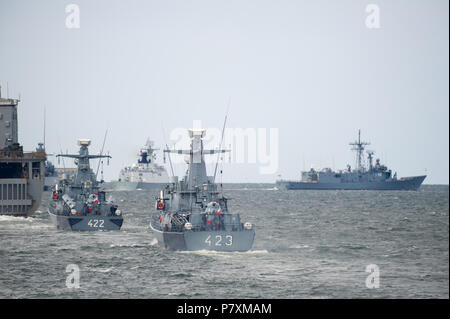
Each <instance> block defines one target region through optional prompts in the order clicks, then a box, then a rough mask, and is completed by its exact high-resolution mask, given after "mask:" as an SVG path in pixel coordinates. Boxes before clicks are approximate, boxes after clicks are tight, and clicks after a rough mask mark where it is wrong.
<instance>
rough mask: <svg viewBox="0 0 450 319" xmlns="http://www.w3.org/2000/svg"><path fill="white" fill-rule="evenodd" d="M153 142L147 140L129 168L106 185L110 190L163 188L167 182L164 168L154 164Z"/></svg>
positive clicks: (124, 169)
mask: <svg viewBox="0 0 450 319" xmlns="http://www.w3.org/2000/svg"><path fill="white" fill-rule="evenodd" d="M153 146H154V142H153V141H151V140H149V139H147V143H146V144H145V146H143V147H142V148H141V149H140V151H139V158H138V161H137V162H136V163H134V164H133V165H131V166H127V167H124V168H123V169H122V170H121V171H120V174H119V179H118V180H117V181H112V182H109V183H106V187H107V188H110V189H112V190H135V189H155V188H161V187H164V185H166V184H167V183H168V181H169V177H168V175H167V171H166V169H165V168H164V166H162V165H159V164H158V163H156V152H155V151H157V150H158V148H154V147H153Z"/></svg>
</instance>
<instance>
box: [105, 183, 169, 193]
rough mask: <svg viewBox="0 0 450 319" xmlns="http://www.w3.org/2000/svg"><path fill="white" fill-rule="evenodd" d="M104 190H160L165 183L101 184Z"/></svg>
mask: <svg viewBox="0 0 450 319" xmlns="http://www.w3.org/2000/svg"><path fill="white" fill-rule="evenodd" d="M103 185H104V186H103V187H104V188H105V189H106V190H111V191H133V190H136V189H143V190H151V189H162V188H164V187H165V186H166V185H167V183H142V182H117V181H114V182H107V183H104V184H103Z"/></svg>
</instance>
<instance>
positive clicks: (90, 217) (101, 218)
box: [48, 139, 123, 231]
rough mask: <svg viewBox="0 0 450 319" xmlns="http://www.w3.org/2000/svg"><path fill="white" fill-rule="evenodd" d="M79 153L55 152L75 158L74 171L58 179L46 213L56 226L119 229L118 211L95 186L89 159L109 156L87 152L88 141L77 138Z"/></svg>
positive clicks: (63, 227) (68, 228)
mask: <svg viewBox="0 0 450 319" xmlns="http://www.w3.org/2000/svg"><path fill="white" fill-rule="evenodd" d="M78 145H79V146H80V152H79V154H59V155H57V156H58V157H70V158H74V159H75V164H76V165H77V168H78V169H77V173H76V174H75V176H74V177H73V179H72V180H71V181H68V180H60V181H59V184H57V185H56V186H55V189H54V190H53V192H52V194H51V201H50V203H49V207H48V213H49V215H50V218H51V220H52V222H53V223H54V224H55V225H56V227H57V228H58V229H65V230H89V231H92V230H119V229H120V228H121V226H122V223H123V217H122V213H121V211H120V210H119V209H118V207H117V205H115V204H114V203H113V202H112V200H108V199H106V194H105V192H104V191H102V190H101V189H100V187H99V183H98V182H97V178H96V174H95V173H94V172H93V171H92V169H91V168H90V165H89V159H93V158H104V157H106V158H108V159H109V158H110V157H111V156H109V155H89V152H88V146H89V145H90V140H88V139H79V140H78Z"/></svg>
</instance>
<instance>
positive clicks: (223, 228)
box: [150, 129, 255, 251]
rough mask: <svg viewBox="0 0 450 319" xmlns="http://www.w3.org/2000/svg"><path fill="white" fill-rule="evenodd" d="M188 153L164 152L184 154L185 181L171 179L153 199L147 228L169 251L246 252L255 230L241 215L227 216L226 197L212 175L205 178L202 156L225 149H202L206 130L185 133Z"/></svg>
mask: <svg viewBox="0 0 450 319" xmlns="http://www.w3.org/2000/svg"><path fill="white" fill-rule="evenodd" d="M188 132H189V137H190V138H191V148H190V149H189V150H169V149H166V150H164V152H167V153H169V160H170V153H176V154H184V155H185V159H186V161H187V162H188V170H187V173H186V175H185V176H184V178H183V179H182V180H180V181H178V177H176V176H173V177H170V181H169V184H168V185H167V186H166V187H165V188H164V189H163V190H161V191H160V194H159V196H158V197H157V198H156V202H155V206H156V207H155V209H156V210H157V213H155V214H153V215H152V216H151V221H150V228H151V229H152V230H153V231H154V233H155V234H156V237H157V239H158V242H159V244H160V245H161V246H163V247H164V248H166V249H170V250H215V251H248V250H250V249H251V247H252V245H253V240H254V237H255V231H254V229H253V225H252V224H251V223H249V222H246V223H242V222H241V219H240V215H239V214H236V213H230V212H229V208H228V203H227V198H226V197H225V196H224V195H223V193H220V192H219V191H218V188H217V185H216V184H215V183H214V177H215V173H216V172H215V173H214V176H207V175H206V166H205V162H204V155H206V154H215V153H223V152H226V151H227V150H221V149H219V150H205V149H203V140H202V139H203V137H204V136H205V134H206V131H205V130H201V129H200V130H199V129H191V130H188ZM216 169H217V167H216Z"/></svg>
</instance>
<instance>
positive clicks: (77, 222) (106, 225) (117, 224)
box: [48, 211, 123, 231]
mask: <svg viewBox="0 0 450 319" xmlns="http://www.w3.org/2000/svg"><path fill="white" fill-rule="evenodd" d="M48 214H49V215H50V219H51V221H52V223H53V224H54V225H56V228H57V229H62V230H78V231H98V230H119V229H120V228H121V227H122V223H123V218H122V217H113V216H111V217H110V216H100V215H98V216H96V215H92V216H65V215H55V214H53V213H51V212H50V211H49V212H48Z"/></svg>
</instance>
